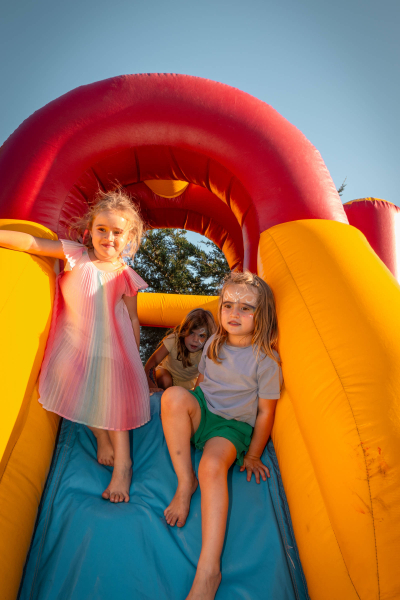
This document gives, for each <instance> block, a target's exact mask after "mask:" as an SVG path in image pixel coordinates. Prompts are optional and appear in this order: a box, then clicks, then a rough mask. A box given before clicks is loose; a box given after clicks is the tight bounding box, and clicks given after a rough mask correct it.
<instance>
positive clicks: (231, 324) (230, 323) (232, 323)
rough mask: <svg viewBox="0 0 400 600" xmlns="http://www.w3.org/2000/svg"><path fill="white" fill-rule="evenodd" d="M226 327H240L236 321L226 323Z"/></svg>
mask: <svg viewBox="0 0 400 600" xmlns="http://www.w3.org/2000/svg"><path fill="white" fill-rule="evenodd" d="M228 325H230V326H231V327H240V323H238V322H237V321H228Z"/></svg>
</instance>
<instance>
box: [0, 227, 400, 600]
mask: <svg viewBox="0 0 400 600" xmlns="http://www.w3.org/2000/svg"><path fill="white" fill-rule="evenodd" d="M0 227H7V228H10V229H17V228H23V227H25V228H27V229H24V230H25V231H28V230H29V231H30V232H31V233H33V234H35V235H43V236H46V237H52V238H53V239H56V238H55V235H54V234H53V233H52V232H49V231H48V230H46V228H43V227H41V226H39V225H36V224H34V223H30V224H29V223H25V222H5V221H3V222H1V221H0ZM31 228H32V229H31ZM258 268H259V274H260V275H261V276H262V277H263V278H264V279H265V280H266V281H267V282H268V283H270V285H271V286H272V288H273V291H274V294H275V296H276V300H277V310H278V319H279V330H280V347H279V350H280V354H281V358H282V361H283V373H284V379H285V387H284V390H283V394H282V398H281V400H280V401H279V402H278V405H277V413H276V421H275V425H274V430H273V439H274V444H275V447H276V451H277V455H278V459H279V464H280V468H281V473H282V478H283V482H284V485H285V491H286V494H287V498H288V502H289V506H290V511H291V515H292V521H293V527H294V531H295V535H296V540H297V544H298V547H299V552H300V557H301V561H302V564H303V569H304V572H305V575H306V579H307V584H308V588H309V592H310V597H311V600H339V599H340V600H357V599H358V600H378V599H379V600H395V599H397V598H400V576H399V573H400V570H399V569H398V556H399V552H400V548H399V540H400V525H399V522H400V473H399V471H400V418H399V413H400V368H399V366H400V340H399V338H400V336H399V331H400V288H399V286H398V284H397V283H396V281H395V280H394V278H393V277H392V276H391V275H390V274H389V272H388V270H387V269H386V267H385V266H384V265H383V264H382V263H381V261H380V260H379V259H378V258H377V256H376V255H375V253H374V252H373V251H372V250H371V248H370V246H369V244H368V243H367V241H366V240H365V238H364V236H363V235H362V234H361V233H360V232H359V231H358V230H356V229H355V228H353V227H351V226H349V225H345V224H341V223H337V222H332V221H321V220H313V221H297V222H292V223H285V224H282V225H277V226H276V227H273V228H271V229H269V230H267V231H265V232H264V233H263V234H262V235H261V240H260V248H259V259H258ZM54 279H55V273H54V270H53V265H52V264H51V261H49V260H47V259H42V258H40V259H39V258H37V257H31V256H28V255H27V254H24V253H18V252H12V251H9V250H0V282H1V292H0V306H1V311H0V330H1V332H2V337H3V339H5V340H7V343H6V344H3V346H2V349H1V350H0V352H1V355H0V361H1V362H0V364H1V365H2V375H1V386H2V395H1V397H2V403H1V412H0V427H1V429H0V449H1V456H2V461H1V469H2V471H1V473H0V477H1V476H2V478H1V480H0V506H1V508H0V530H1V533H2V536H1V539H0V552H1V558H2V560H1V561H0V579H1V580H3V577H4V574H5V573H6V574H7V582H8V583H7V586H8V587H7V589H6V590H5V592H4V596H3V597H4V600H13V599H14V598H15V597H16V593H17V589H18V585H19V581H20V577H21V573H22V569H23V565H24V562H25V557H26V553H27V549H28V547H29V541H30V538H31V534H32V530H33V525H34V521H35V516H36V512H37V507H38V503H39V501H40V497H41V494H42V490H43V486H44V483H45V479H46V476H47V472H48V468H49V464H50V461H51V456H52V452H53V448H54V441H55V436H56V431H57V424H58V417H57V416H55V415H52V414H51V413H46V411H44V410H43V409H42V407H41V405H40V404H39V403H38V402H37V389H36V387H35V384H36V381H37V377H38V373H39V368H40V364H41V360H42V356H43V352H44V348H45V344H46V338H47V333H48V328H49V324H50V315H51V308H52V298H53V293H54ZM217 303H218V299H217V298H216V297H211V298H206V297H202V296H179V295H174V294H170V295H165V294H150V293H141V294H139V297H138V313H139V319H140V322H141V323H142V324H146V325H154V326H163V327H172V326H175V325H176V324H178V323H180V322H181V320H182V319H183V317H184V316H185V315H186V314H187V313H188V312H189V311H190V310H192V309H193V308H197V307H199V306H202V307H203V308H207V309H209V310H211V312H212V313H213V314H214V316H216V309H217Z"/></svg>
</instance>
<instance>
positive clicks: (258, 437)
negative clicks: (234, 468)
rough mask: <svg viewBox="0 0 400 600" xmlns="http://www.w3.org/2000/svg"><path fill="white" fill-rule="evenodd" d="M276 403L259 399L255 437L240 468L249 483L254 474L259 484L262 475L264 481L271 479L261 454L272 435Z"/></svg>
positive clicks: (275, 401)
mask: <svg viewBox="0 0 400 600" xmlns="http://www.w3.org/2000/svg"><path fill="white" fill-rule="evenodd" d="M276 403H277V400H267V399H265V398H259V400H258V412H257V418H256V423H255V425H254V431H253V436H252V438H251V443H250V446H249V449H248V451H247V453H246V455H245V457H244V460H243V465H242V466H241V467H240V470H241V471H244V470H245V469H246V471H247V481H250V479H251V475H252V473H254V477H255V478H256V481H257V483H260V475H261V478H262V479H263V480H264V481H266V479H267V477H270V474H269V469H268V468H267V467H266V466H265V465H264V464H263V463H262V462H261V454H262V453H263V452H264V448H265V446H266V445H267V442H268V440H269V436H270V435H271V431H272V425H273V424H274V418H275V408H276Z"/></svg>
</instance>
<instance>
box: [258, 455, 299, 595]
mask: <svg viewBox="0 0 400 600" xmlns="http://www.w3.org/2000/svg"><path fill="white" fill-rule="evenodd" d="M267 452H268V454H269V449H268V450H267ZM268 459H269V461H270V462H272V464H274V461H273V460H272V459H271V457H270V456H268ZM275 475H276V474H275ZM276 477H278V475H276ZM270 479H272V484H273V493H274V494H275V498H276V500H277V507H278V509H279V514H277V513H276V507H275V506H274V509H275V514H276V515H277V518H278V519H279V520H280V521H281V523H282V527H281V535H282V536H283V537H284V541H285V550H286V554H287V555H288V556H289V561H290V562H289V563H288V564H289V572H290V574H291V573H292V570H294V571H296V568H295V567H294V566H292V565H291V563H292V562H293V561H292V558H291V556H290V554H289V552H288V550H287V548H290V545H289V541H288V539H287V536H286V529H285V526H284V523H285V520H284V518H283V515H282V508H281V505H280V502H279V489H278V488H277V484H276V481H275V477H271V478H270ZM268 483H269V482H268ZM268 487H269V486H268ZM290 529H291V531H292V534H293V539H294V540H296V537H295V535H294V532H293V529H292V528H291V527H290ZM297 554H298V552H297ZM299 560H300V557H299ZM300 564H301V561H300ZM300 575H301V578H302V581H303V583H304V586H305V589H307V590H308V586H307V582H306V581H305V577H304V573H303V572H301V573H300ZM291 580H292V583H293V586H294V587H295V592H296V597H297V598H301V594H300V592H299V590H298V586H297V581H296V578H295V577H292V575H291ZM307 596H308V598H309V594H308V593H307Z"/></svg>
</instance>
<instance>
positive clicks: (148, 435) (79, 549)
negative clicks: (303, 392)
mask: <svg viewBox="0 0 400 600" xmlns="http://www.w3.org/2000/svg"><path fill="white" fill-rule="evenodd" d="M160 397H161V395H160V394H159V393H157V394H154V395H153V396H152V397H151V410H152V418H151V421H150V422H149V423H147V424H146V425H145V426H143V427H140V428H139V429H136V430H134V431H133V432H132V435H131V447H132V456H133V480H132V485H131V490H130V501H129V503H127V504H118V505H115V504H111V503H110V502H108V501H105V500H103V499H102V498H101V492H102V490H103V489H104V488H105V487H106V486H107V484H108V481H109V478H110V469H109V468H108V467H104V466H102V465H99V464H98V463H97V460H96V444H95V439H94V436H93V435H92V433H91V432H90V431H89V429H87V428H86V427H84V426H82V425H78V424H75V423H71V422H69V421H66V420H64V422H63V424H62V428H61V433H60V438H59V442H58V447H57V451H56V453H55V456H54V460H53V464H52V468H51V472H50V476H49V478H48V482H47V486H46V490H45V493H44V495H43V499H42V505H41V509H40V513H39V517H38V521H37V526H36V532H35V535H34V537H33V541H32V545H31V549H30V554H29V558H28V561H27V565H26V568H25V574H24V578H23V583H22V586H21V590H20V595H19V598H20V600H28V599H29V600H39V599H40V600H56V599H60V598H68V599H69V600H82V599H85V600H94V599H103V598H110V597H115V596H120V597H125V598H134V599H135V600H155V599H157V600H171V599H174V600H180V599H182V600H184V598H185V597H186V595H187V593H188V592H189V590H190V587H191V583H192V581H193V578H194V574H195V568H196V563H197V560H198V557H199V554H200V547H201V513H200V491H199V488H198V490H197V491H196V493H195V495H194V496H193V499H192V504H191V511H190V514H189V517H188V520H187V522H186V525H185V526H184V527H183V528H182V529H178V528H176V527H174V528H171V527H169V526H168V525H167V523H166V522H165V519H164V516H163V510H164V508H165V507H166V506H167V504H168V503H169V501H170V500H171V498H172V496H173V493H174V491H175V486H176V476H175V473H174V471H173V468H172V464H171V461H170V458H169V454H168V449H167V446H166V443H165V439H164V436H163V432H162V427H161V421H160ZM192 458H193V462H194V465H195V468H196V471H197V468H198V464H199V460H200V458H201V453H200V452H199V451H197V450H196V451H195V450H194V449H193V455H192ZM263 461H264V462H265V464H267V466H268V468H269V469H270V472H271V478H270V479H269V480H268V483H265V482H261V484H260V485H257V484H256V483H255V481H254V479H253V480H252V481H251V483H247V482H246V479H245V475H244V473H240V472H239V467H237V466H234V467H233V468H232V469H231V470H230V471H229V474H228V485H229V492H230V507H229V515H228V526H227V535H226V541H225V546H224V550H223V554H222V583H221V586H220V588H219V590H218V593H217V600H239V599H240V600H245V599H246V600H258V599H260V600H262V599H265V600H267V599H270V600H272V599H276V598H279V600H307V599H308V598H309V596H308V593H307V587H306V582H305V578H304V575H303V571H302V568H301V564H300V560H299V557H298V552H297V547H296V542H295V539H294V535H293V531H292V525H291V521H290V515H289V509H288V506H287V502H286V497H285V493H284V491H283V486H282V482H281V478H280V473H279V469H278V463H277V460H276V456H275V451H274V448H273V444H272V442H271V441H270V442H269V444H268V446H267V448H266V450H265V452H264V455H263Z"/></svg>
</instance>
